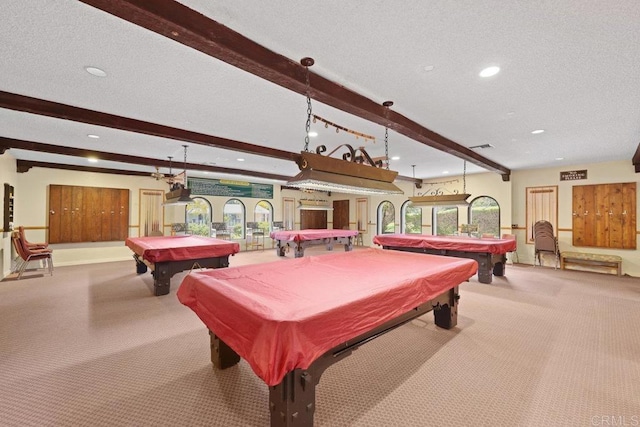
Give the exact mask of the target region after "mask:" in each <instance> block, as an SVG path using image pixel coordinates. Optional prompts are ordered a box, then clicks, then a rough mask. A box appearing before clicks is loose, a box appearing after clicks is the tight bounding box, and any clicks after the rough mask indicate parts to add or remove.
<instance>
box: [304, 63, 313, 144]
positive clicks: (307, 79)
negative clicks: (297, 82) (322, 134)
mask: <svg viewBox="0 0 640 427" xmlns="http://www.w3.org/2000/svg"><path fill="white" fill-rule="evenodd" d="M305 69H306V83H307V124H306V125H305V133H304V151H309V131H310V130H311V113H312V110H311V97H310V96H309V86H310V85H309V67H305Z"/></svg>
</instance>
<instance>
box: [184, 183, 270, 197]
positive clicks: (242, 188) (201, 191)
mask: <svg viewBox="0 0 640 427" xmlns="http://www.w3.org/2000/svg"><path fill="white" fill-rule="evenodd" d="M187 187H188V188H189V189H190V190H191V194H192V195H194V196H224V197H253V198H256V199H273V185H271V184H257V183H253V182H246V181H235V180H226V179H207V178H187Z"/></svg>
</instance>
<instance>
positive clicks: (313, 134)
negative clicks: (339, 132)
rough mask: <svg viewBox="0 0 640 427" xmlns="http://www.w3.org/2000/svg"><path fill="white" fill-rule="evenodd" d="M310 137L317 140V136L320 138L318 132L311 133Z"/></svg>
mask: <svg viewBox="0 0 640 427" xmlns="http://www.w3.org/2000/svg"><path fill="white" fill-rule="evenodd" d="M309 136H310V137H311V138H315V137H316V136H318V132H315V131H311V132H309Z"/></svg>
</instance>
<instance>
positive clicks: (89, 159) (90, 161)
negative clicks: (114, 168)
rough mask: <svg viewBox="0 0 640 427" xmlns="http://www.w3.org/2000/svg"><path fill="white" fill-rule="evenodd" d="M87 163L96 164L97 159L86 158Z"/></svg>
mask: <svg viewBox="0 0 640 427" xmlns="http://www.w3.org/2000/svg"><path fill="white" fill-rule="evenodd" d="M87 161H88V162H89V163H98V159H96V158H95V157H88V158H87Z"/></svg>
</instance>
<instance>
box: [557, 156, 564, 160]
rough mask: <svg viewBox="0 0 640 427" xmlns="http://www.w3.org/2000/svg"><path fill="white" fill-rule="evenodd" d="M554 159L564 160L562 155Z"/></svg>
mask: <svg viewBox="0 0 640 427" xmlns="http://www.w3.org/2000/svg"><path fill="white" fill-rule="evenodd" d="M556 160H564V157H556Z"/></svg>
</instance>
